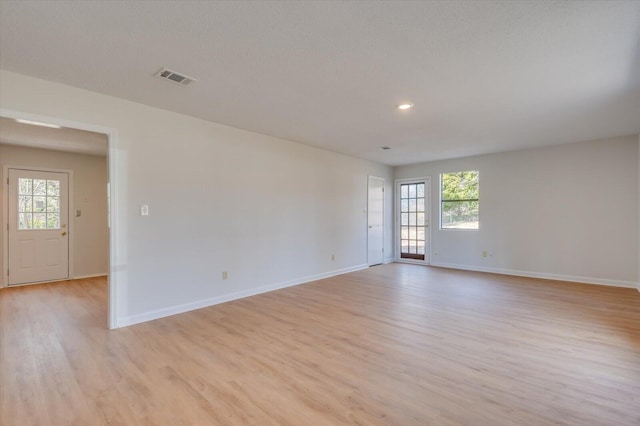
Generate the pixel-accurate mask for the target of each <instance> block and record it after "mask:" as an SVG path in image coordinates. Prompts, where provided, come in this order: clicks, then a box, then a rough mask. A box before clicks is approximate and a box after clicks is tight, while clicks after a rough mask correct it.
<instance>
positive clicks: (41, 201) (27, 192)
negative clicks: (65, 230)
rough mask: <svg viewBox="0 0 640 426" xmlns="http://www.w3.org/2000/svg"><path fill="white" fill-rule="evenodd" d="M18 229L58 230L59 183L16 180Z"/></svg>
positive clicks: (39, 180) (25, 179)
mask: <svg viewBox="0 0 640 426" xmlns="http://www.w3.org/2000/svg"><path fill="white" fill-rule="evenodd" d="M18 229H19V230H28V229H60V181H59V180H46V179H28V178H19V179H18Z"/></svg>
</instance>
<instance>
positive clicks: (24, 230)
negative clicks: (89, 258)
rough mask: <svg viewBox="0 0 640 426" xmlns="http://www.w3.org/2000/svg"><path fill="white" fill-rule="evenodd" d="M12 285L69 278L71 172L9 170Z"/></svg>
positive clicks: (10, 282)
mask: <svg viewBox="0 0 640 426" xmlns="http://www.w3.org/2000/svg"><path fill="white" fill-rule="evenodd" d="M8 185H9V191H8V195H9V203H8V210H9V212H8V217H9V223H8V224H9V252H8V258H9V285H16V284H27V283H35V282H43V281H55V280H63V279H67V278H69V234H68V233H69V229H68V227H67V224H68V217H69V175H68V174H67V173H57V172H43V171H34V170H22V169H9V183H8Z"/></svg>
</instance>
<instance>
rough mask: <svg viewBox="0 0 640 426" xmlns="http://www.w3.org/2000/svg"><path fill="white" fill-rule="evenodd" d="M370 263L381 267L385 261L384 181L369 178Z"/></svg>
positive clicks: (368, 235)
mask: <svg viewBox="0 0 640 426" xmlns="http://www.w3.org/2000/svg"><path fill="white" fill-rule="evenodd" d="M367 211H368V216H367V222H368V233H367V245H368V253H369V255H368V263H369V266H371V265H379V264H381V263H382V262H383V261H384V226H383V225H384V179H382V178H379V177H375V176H369V191H368V208H367Z"/></svg>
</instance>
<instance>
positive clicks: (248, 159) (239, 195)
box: [0, 71, 393, 326]
mask: <svg viewBox="0 0 640 426" xmlns="http://www.w3.org/2000/svg"><path fill="white" fill-rule="evenodd" d="M187 90H189V89H187ZM194 90H197V88H194ZM0 108H2V109H4V110H5V112H6V111H21V112H28V113H31V114H38V115H44V116H50V117H58V118H61V119H63V120H72V121H75V122H82V123H90V124H95V125H98V126H103V127H105V128H110V129H116V137H115V146H114V147H113V150H112V153H114V155H113V156H112V157H111V158H110V161H112V162H113V166H112V167H114V168H116V169H117V170H116V172H115V175H112V182H111V184H112V185H114V186H115V187H116V190H117V198H115V199H112V200H111V201H112V203H113V204H114V207H115V210H116V211H115V219H116V225H117V227H116V233H117V235H116V238H115V239H114V240H113V241H112V244H113V245H114V248H115V252H116V253H117V258H116V259H114V260H112V265H111V277H112V278H113V279H115V282H116V283H117V289H116V290H117V293H118V295H117V306H118V312H117V314H116V315H117V318H118V325H120V326H121V325H125V324H130V323H134V322H139V321H144V320H148V319H152V318H156V317H160V316H164V315H169V314H171V313H177V312H181V311H185V310H188V309H194V308H197V307H201V306H206V305H208V304H212V303H216V302H220V301H223V300H228V299H231V298H234V297H239V296H243V295H247V294H251V293H253V292H257V291H263V290H266V289H269V288H276V287H280V286H284V285H290V284H293V283H297V282H301V281H304V280H307V279H312V278H315V277H321V276H324V275H327V274H331V273H335V272H339V271H345V270H349V269H353V268H359V267H364V266H365V265H366V258H367V250H366V237H367V233H366V230H367V226H366V216H367V215H366V210H365V209H366V204H367V203H366V201H367V200H366V193H367V175H369V174H372V175H376V176H380V177H383V178H385V179H386V186H387V190H386V191H385V193H386V194H387V196H386V198H387V199H386V202H387V209H386V211H385V214H386V217H391V215H392V210H391V202H392V200H391V195H392V184H393V182H392V178H393V175H392V169H391V168H390V167H388V166H383V165H379V164H375V163H371V162H367V161H363V160H358V159H354V158H351V157H347V156H344V155H340V154H336V153H332V152H328V151H324V150H320V149H316V148H312V147H308V146H304V145H301V144H297V143H294V142H290V141H286V140H282V139H278V138H274V137H269V136H264V135H260V134H256V133H252V132H248V131H244V130H239V129H235V128H231V127H227V126H223V125H220V124H216V123H211V122H207V121H203V120H199V119H195V118H192V117H188V116H184V115H180V114H176V113H172V112H168V111H164V110H160V109H156V108H151V107H147V106H144V105H140V104H136V103H132V102H128V101H125V100H122V99H118V98H113V97H109V96H105V95H100V94H97V93H93V92H88V91H85V90H80V89H76V88H72V87H69V86H65V85H61V84H57V83H52V82H47V81H43V80H38V79H34V78H30V77H27V76H23V75H19V74H15V73H10V72H6V71H1V73H0ZM141 204H148V205H149V207H150V215H149V216H147V217H142V216H140V215H139V214H138V213H139V207H140V205H141ZM391 231H392V227H391V221H389V222H388V223H387V225H386V228H385V246H386V247H387V248H388V251H389V252H390V251H391V247H392V235H391ZM385 251H387V250H385ZM332 254H335V257H336V258H335V259H336V260H335V261H331V255H332ZM222 271H228V273H229V279H228V280H226V281H223V280H222V279H221V275H222Z"/></svg>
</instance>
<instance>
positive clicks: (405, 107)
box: [398, 104, 413, 110]
mask: <svg viewBox="0 0 640 426" xmlns="http://www.w3.org/2000/svg"><path fill="white" fill-rule="evenodd" d="M411 108H413V104H400V105H398V109H401V110H406V109H411Z"/></svg>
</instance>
